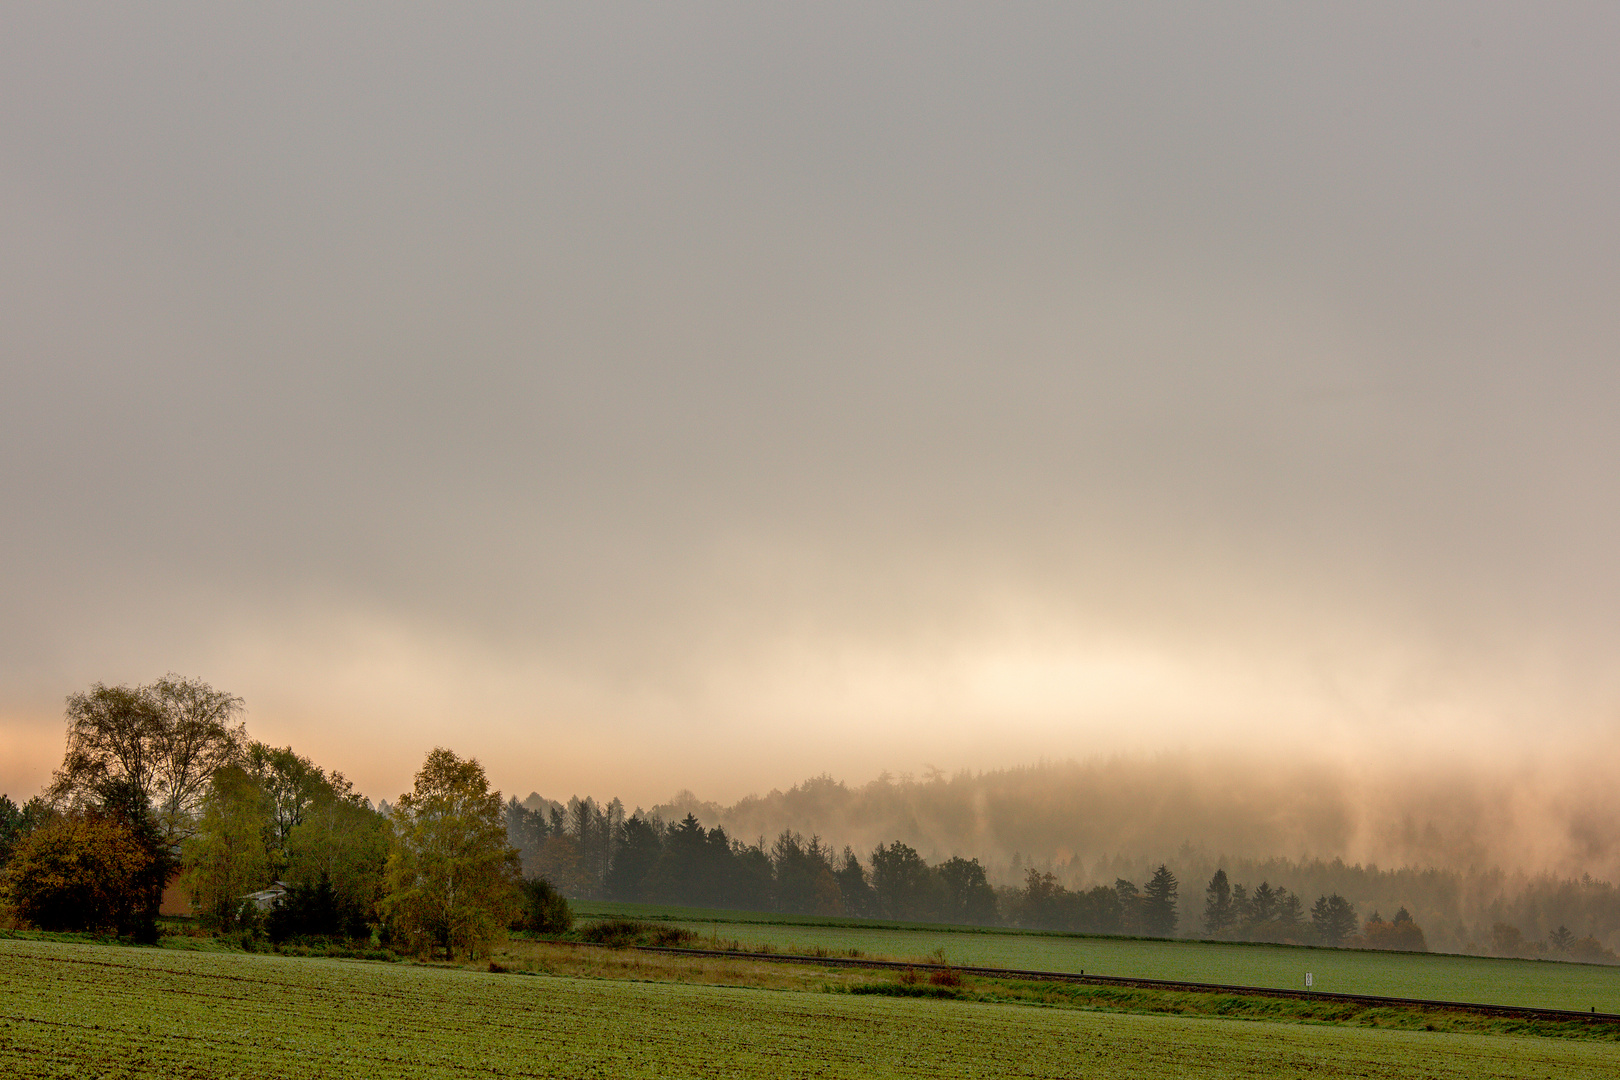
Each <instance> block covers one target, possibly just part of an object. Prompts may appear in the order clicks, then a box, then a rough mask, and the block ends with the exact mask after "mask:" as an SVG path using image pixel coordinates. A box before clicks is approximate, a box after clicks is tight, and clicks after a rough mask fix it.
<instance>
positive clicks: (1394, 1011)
mask: <svg viewBox="0 0 1620 1080" xmlns="http://www.w3.org/2000/svg"><path fill="white" fill-rule="evenodd" d="M846 992H848V993H855V994H883V995H887V996H893V997H930V998H954V999H957V1000H963V1001H986V1002H1009V1003H1019V1004H1026V1005H1047V1006H1057V1007H1062V1008H1073V1009H1086V1010H1089V1011H1103V1012H1124V1013H1157V1014H1170V1015H1175V1016H1212V1017H1221V1018H1223V1019H1228V1020H1265V1021H1271V1022H1273V1023H1299V1024H1333V1025H1338V1026H1349V1027H1382V1028H1395V1029H1398V1030H1403V1031H1443V1032H1467V1033H1472V1034H1479V1035H1519V1036H1534V1037H1537V1038H1562V1039H1582V1040H1593V1041H1600V1042H1620V1024H1616V1023H1614V1022H1612V1021H1608V1022H1605V1021H1596V1022H1593V1021H1585V1020H1575V1019H1570V1020H1545V1019H1525V1018H1518V1017H1504V1016H1493V1015H1489V1014H1486V1013H1475V1012H1469V1011H1467V1010H1463V1009H1429V1008H1423V1007H1421V1006H1391V1005H1369V1004H1360V1003H1356V1002H1336V1001H1311V1000H1300V999H1295V998H1277V997H1268V996H1265V995H1261V994H1218V993H1197V992H1191V991H1180V990H1151V989H1139V988H1135V987H1113V986H1088V985H1084V984H1075V983H1052V982H1044V981H1040V982H1020V981H1018V980H1014V979H984V978H976V977H968V976H963V977H961V981H960V985H957V986H939V985H931V984H930V983H928V982H927V981H924V980H919V979H915V978H913V979H911V980H906V979H904V978H903V977H902V978H900V979H893V980H889V981H886V982H876V981H875V982H873V983H870V984H866V985H860V986H851V987H850V988H849V989H848V990H847V991H846Z"/></svg>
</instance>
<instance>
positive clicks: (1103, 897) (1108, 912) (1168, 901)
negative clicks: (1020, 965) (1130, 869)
mask: <svg viewBox="0 0 1620 1080" xmlns="http://www.w3.org/2000/svg"><path fill="white" fill-rule="evenodd" d="M1179 888H1180V883H1179V882H1178V881H1177V880H1176V875H1175V874H1172V873H1171V872H1170V869H1169V867H1167V866H1164V865H1162V864H1161V865H1160V866H1159V868H1158V869H1157V870H1155V871H1154V872H1153V876H1152V877H1151V878H1150V879H1149V880H1148V883H1147V885H1146V886H1144V887H1143V888H1142V889H1141V890H1140V891H1139V890H1138V889H1137V887H1136V883H1135V882H1133V881H1128V880H1126V879H1125V878H1118V879H1116V880H1115V882H1114V884H1113V886H1112V887H1110V886H1107V885H1097V886H1095V887H1093V888H1091V889H1086V890H1078V891H1072V892H1071V891H1070V890H1069V889H1067V888H1065V887H1064V886H1063V885H1062V884H1061V883H1060V882H1059V881H1058V879H1057V877H1056V875H1054V874H1052V873H1050V872H1047V873H1044V874H1043V873H1041V872H1040V871H1038V870H1036V869H1034V868H1033V867H1032V868H1031V869H1030V870H1029V872H1028V875H1027V876H1026V877H1025V879H1024V888H1023V890H1022V891H1021V892H1018V893H1016V894H1014V896H1013V897H1012V902H1011V905H1010V906H1011V908H1012V914H1013V918H1014V921H1016V922H1017V923H1018V925H1019V926H1024V927H1028V928H1030V929H1038V930H1069V931H1074V932H1077V933H1084V934H1143V935H1146V936H1149V937H1169V936H1170V935H1171V934H1174V933H1175V932H1176V924H1177V922H1178V921H1179V916H1178V915H1177V912H1176V898H1177V893H1178V891H1179Z"/></svg>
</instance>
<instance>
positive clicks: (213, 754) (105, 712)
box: [50, 674, 247, 844]
mask: <svg viewBox="0 0 1620 1080" xmlns="http://www.w3.org/2000/svg"><path fill="white" fill-rule="evenodd" d="M241 713H242V699H241V698H239V697H235V696H233V695H231V694H227V693H225V692H224V691H221V690H215V689H214V688H213V687H211V686H209V685H208V684H207V683H205V682H203V681H202V680H201V679H186V678H182V677H181V676H179V675H174V674H169V675H165V676H164V677H163V678H161V679H159V680H158V681H157V682H155V683H153V684H151V685H150V686H135V687H129V686H106V685H103V684H101V683H97V684H96V685H95V686H93V687H91V688H90V690H89V691H88V692H86V693H82V694H71V695H69V696H68V699H67V722H68V733H67V752H66V754H65V755H64V757H63V759H62V767H61V768H60V769H58V770H57V771H56V775H55V777H54V778H53V779H52V782H51V787H50V795H51V798H52V799H53V800H54V801H55V802H57V803H59V804H62V805H66V806H80V807H83V806H90V805H95V804H97V803H99V802H100V801H101V799H102V798H103V797H104V794H105V792H106V791H107V790H109V786H110V785H113V784H116V783H118V782H120V781H127V782H129V783H130V784H132V785H133V786H134V788H135V790H136V791H138V792H139V793H140V795H141V797H142V798H144V799H145V800H146V802H147V805H148V806H150V807H151V810H152V813H153V814H154V815H155V817H156V818H157V824H158V828H159V830H160V831H161V833H162V834H163V837H164V840H165V841H166V842H167V843H170V844H174V843H177V842H179V841H180V840H183V839H184V838H185V837H187V836H189V835H190V834H191V832H192V829H193V828H194V826H195V823H196V819H197V815H198V812H199V811H200V809H201V808H202V801H203V798H204V796H205V795H206V794H207V792H208V784H209V780H210V779H211V778H212V777H213V775H214V772H215V770H217V769H221V768H224V767H225V766H227V765H233V764H236V763H237V762H239V761H240V760H241V758H242V753H243V749H244V746H245V744H246V742H247V738H246V734H245V732H244V730H243V726H242V723H241V720H240V716H241Z"/></svg>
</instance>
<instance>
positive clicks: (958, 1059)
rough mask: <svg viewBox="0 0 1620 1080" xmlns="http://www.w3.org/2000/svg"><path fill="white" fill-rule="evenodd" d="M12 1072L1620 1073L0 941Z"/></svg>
mask: <svg viewBox="0 0 1620 1080" xmlns="http://www.w3.org/2000/svg"><path fill="white" fill-rule="evenodd" d="M0 984H3V985H4V988H5V993H4V994H3V995H0V1073H3V1074H4V1075H7V1076H16V1077H27V1078H34V1077H53V1078H54V1077H75V1078H78V1077H114V1076H116V1077H191V1078H206V1077H226V1076H229V1077H246V1078H255V1077H289V1078H305V1077H309V1078H313V1077H330V1076H368V1077H449V1076H457V1077H464V1076H466V1075H468V1074H477V1075H486V1076H522V1077H581V1076H611V1077H643V1076H646V1077H653V1076H657V1077H663V1076H674V1077H683V1076H739V1077H784V1076H785V1077H796V1076H803V1077H809V1076H818V1077H819V1076H829V1077H843V1076H849V1077H857V1076H859V1077H865V1076H926V1077H936V1076H941V1075H952V1076H970V1077H971V1076H983V1077H990V1076H997V1077H999V1076H1024V1077H1070V1076H1087V1077H1103V1078H1112V1077H1120V1078H1124V1077H1140V1076H1185V1077H1199V1078H1203V1077H1207V1078H1228V1077H1251V1076H1268V1077H1269V1076H1298V1075H1304V1074H1307V1073H1311V1074H1317V1075H1330V1076H1331V1075H1356V1076H1366V1077H1409V1076H1413V1075H1422V1076H1427V1077H1434V1078H1440V1080H1450V1078H1472V1077H1521V1076H1522V1077H1532V1076H1534V1077H1541V1076H1549V1075H1553V1076H1559V1077H1563V1078H1570V1080H1585V1078H1588V1077H1592V1078H1596V1077H1610V1076H1613V1075H1614V1072H1615V1067H1616V1062H1617V1061H1620V1054H1617V1051H1616V1049H1615V1046H1614V1044H1613V1043H1598V1042H1584V1041H1578V1040H1563V1039H1537V1038H1523V1037H1509V1036H1500V1035H1459V1034H1444V1033H1433V1032H1423V1031H1394V1030H1385V1029H1371V1028H1341V1027H1331V1026H1317V1025H1306V1024H1272V1023H1263V1022H1251V1021H1239V1020H1222V1019H1208V1018H1198V1019H1191V1018H1185V1017H1177V1016H1138V1015H1126V1014H1117V1013H1093V1012H1082V1011H1078V1010H1070V1009H1041V1008H1030V1007H1027V1006H1019V1005H999V1004H983V1003H977V1002H960V1001H931V1000H918V999H903V998H899V999H897V998H886V997H864V996H862V997H857V996H853V995H847V994H828V993H805V992H796V991H765V990H753V989H747V988H742V987H730V986H694V985H690V984H672V983H662V984H660V983H641V982H624V981H609V980H598V979H571V978H551V977H544V976H526V975H513V974H495V973H489V972H479V971H470V970H467V969H464V968H462V969H458V968H445V967H423V966H415V965H405V964H381V963H369V962H364V961H345V960H321V959H309V958H299V957H284V956H266V955H255V954H231V953H204V952H178V951H172V950H159V949H131V948H115V947H106V946H97V945H83V944H66V943H60V942H50V941H29V940H16V939H13V940H0Z"/></svg>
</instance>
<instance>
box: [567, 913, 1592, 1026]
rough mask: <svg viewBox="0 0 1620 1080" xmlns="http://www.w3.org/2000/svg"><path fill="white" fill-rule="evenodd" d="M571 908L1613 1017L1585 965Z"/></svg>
mask: <svg viewBox="0 0 1620 1080" xmlns="http://www.w3.org/2000/svg"><path fill="white" fill-rule="evenodd" d="M580 909H581V913H582V914H585V915H590V914H597V913H599V914H626V915H633V916H634V917H639V918H660V917H662V918H673V919H674V920H675V921H676V924H677V925H680V926H685V927H687V928H688V929H690V930H692V931H694V932H696V933H697V934H699V935H700V936H701V937H703V938H710V937H712V936H715V935H718V937H720V938H721V939H722V940H734V941H737V942H738V943H739V944H741V945H742V946H744V947H746V948H751V947H755V946H759V945H769V946H771V947H772V948H774V949H776V950H778V951H781V952H808V951H811V950H813V949H817V948H820V949H826V950H830V951H833V952H844V951H845V950H848V949H859V950H861V951H862V952H863V953H866V954H868V955H882V956H902V957H922V956H926V955H928V954H929V953H932V952H934V951H935V950H936V949H943V950H944V954H945V959H946V960H948V961H949V962H951V963H956V964H975V965H990V966H998V967H1009V968H1024V969H1029V970H1038V971H1071V972H1078V971H1085V972H1086V973H1088V974H1092V975H1117V976H1126V977H1137V978H1148V979H1186V980H1189V981H1192V982H1204V983H1223V984H1227V985H1232V986H1263V987H1280V988H1290V989H1293V988H1303V986H1304V979H1305V973H1306V972H1307V971H1309V972H1310V973H1311V974H1312V976H1313V980H1312V982H1313V986H1312V988H1313V989H1315V990H1325V991H1330V992H1334V993H1344V994H1378V995H1382V996H1386V997H1410V998H1430V999H1437V1000H1443V1001H1468V1002H1475V1003H1479V1004H1487V1005H1523V1006H1528V1007H1534V1008H1551V1009H1579V1010H1582V1011H1586V1010H1589V1009H1593V1008H1595V1009H1597V1011H1598V1012H1610V1013H1620V967H1611V966H1602V965H1594V964H1567V963H1557V962H1553V961H1544V960H1541V961H1538V960H1501V959H1493V958H1489V957H1477V956H1438V955H1433V954H1427V953H1386V952H1363V951H1359V950H1354V949H1307V948H1297V947H1292V946H1286V945H1238V944H1230V945H1229V944H1216V943H1209V942H1197V941H1151V940H1138V939H1131V938H1099V937H1080V936H1076V935H1067V934H1038V933H1030V932H1027V931H1009V932H997V931H994V930H990V931H973V932H966V933H964V932H960V931H955V930H951V929H948V928H944V927H915V928H908V927H901V926H898V925H894V924H889V925H885V926H877V927H873V926H862V925H861V924H860V923H859V922H857V921H855V920H825V919H810V920H803V921H801V922H797V923H796V922H794V921H793V920H792V919H791V918H790V917H782V918H781V919H780V920H779V921H778V920H772V919H771V918H770V917H769V916H750V915H747V914H744V913H732V912H704V911H703V910H702V909H697V908H674V909H660V908H656V907H650V906H645V905H631V904H615V905H591V904H582V905H580ZM705 915H707V916H708V917H707V918H705V917H704V916H705Z"/></svg>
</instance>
